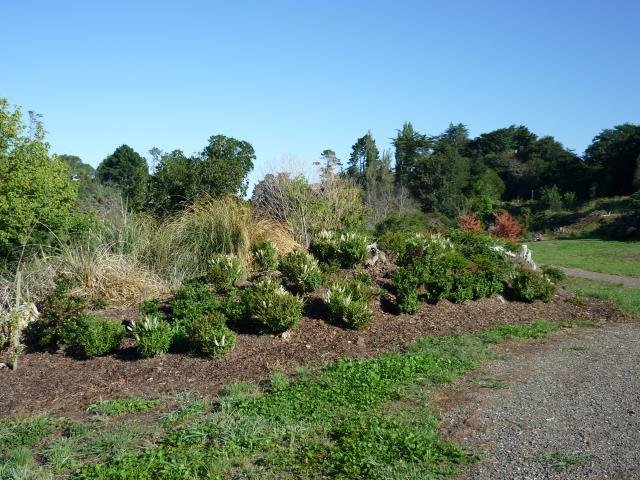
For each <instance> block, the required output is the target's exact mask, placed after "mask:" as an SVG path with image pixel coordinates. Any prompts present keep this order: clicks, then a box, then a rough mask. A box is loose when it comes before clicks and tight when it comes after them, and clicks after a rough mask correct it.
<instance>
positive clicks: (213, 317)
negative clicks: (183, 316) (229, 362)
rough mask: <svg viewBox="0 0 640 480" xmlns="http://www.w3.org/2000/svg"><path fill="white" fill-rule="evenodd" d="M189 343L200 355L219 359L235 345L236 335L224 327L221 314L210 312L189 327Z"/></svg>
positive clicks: (223, 318)
mask: <svg viewBox="0 0 640 480" xmlns="http://www.w3.org/2000/svg"><path fill="white" fill-rule="evenodd" d="M188 336H189V341H190V343H191V345H192V346H193V347H194V348H195V349H196V351H197V352H198V353H200V354H201V355H204V356H207V357H211V358H220V357H222V356H224V354H225V353H227V352H229V351H230V350H231V349H232V348H233V347H234V346H235V344H236V333H235V332H233V331H232V330H229V328H228V327H227V325H226V319H225V317H224V315H223V314H222V313H221V312H211V313H209V314H208V315H206V316H204V317H200V318H197V319H195V320H194V321H193V322H191V324H190V325H189V330H188Z"/></svg>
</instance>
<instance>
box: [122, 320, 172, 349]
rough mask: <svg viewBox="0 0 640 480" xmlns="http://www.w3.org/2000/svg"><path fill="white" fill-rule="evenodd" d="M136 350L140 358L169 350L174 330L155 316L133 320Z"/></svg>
mask: <svg viewBox="0 0 640 480" xmlns="http://www.w3.org/2000/svg"><path fill="white" fill-rule="evenodd" d="M132 334H133V337H134V338H135V339H136V342H137V350H138V353H139V354H140V356H141V357H142V358H151V357H155V356H157V355H161V354H163V353H166V352H168V351H169V348H170V347H171V343H172V341H173V334H174V331H173V329H172V328H171V325H169V323H168V322H166V321H165V320H162V319H160V318H159V317H156V316H145V317H144V318H143V319H142V320H139V321H137V322H135V324H134V325H133V330H132Z"/></svg>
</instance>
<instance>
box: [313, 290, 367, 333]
mask: <svg viewBox="0 0 640 480" xmlns="http://www.w3.org/2000/svg"><path fill="white" fill-rule="evenodd" d="M374 294H375V291H374V289H373V288H372V287H371V286H370V285H367V284H366V283H364V282H361V281H359V280H356V279H354V280H350V281H342V282H338V283H335V284H333V285H332V286H331V287H330V288H329V290H328V291H327V294H326V296H325V299H324V300H325V304H326V305H327V308H328V310H329V313H330V315H331V319H332V320H333V321H334V322H337V323H341V324H343V325H345V326H347V327H349V328H355V329H360V328H363V327H365V326H366V325H367V324H369V322H370V321H371V317H372V316H373V312H372V311H371V309H370V308H369V301H370V300H371V298H372V297H373V295H374Z"/></svg>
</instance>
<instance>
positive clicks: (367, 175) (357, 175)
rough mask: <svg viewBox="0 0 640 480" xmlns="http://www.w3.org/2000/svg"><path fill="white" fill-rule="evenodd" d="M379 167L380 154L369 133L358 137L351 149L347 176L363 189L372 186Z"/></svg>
mask: <svg viewBox="0 0 640 480" xmlns="http://www.w3.org/2000/svg"><path fill="white" fill-rule="evenodd" d="M379 167H380V152H379V151H378V147H376V141H375V140H374V138H373V136H372V135H371V132H367V134H366V135H364V136H362V137H360V138H359V139H358V140H357V141H356V143H354V144H353V146H352V147H351V156H350V157H349V165H348V167H347V175H348V176H349V177H351V178H353V179H354V180H355V181H356V182H357V183H358V184H360V185H362V186H363V187H364V188H367V187H370V186H372V182H374V181H375V175H376V172H377V171H378V168H379Z"/></svg>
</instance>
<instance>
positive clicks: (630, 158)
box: [584, 123, 640, 196]
mask: <svg viewBox="0 0 640 480" xmlns="http://www.w3.org/2000/svg"><path fill="white" fill-rule="evenodd" d="M584 160H585V162H586V164H587V165H588V166H589V167H590V168H591V170H592V174H593V179H594V182H595V183H596V185H597V187H596V188H597V193H598V194H600V195H604V196H611V195H630V194H631V193H633V192H634V191H635V189H636V188H637V187H636V186H634V180H636V181H637V180H638V179H636V178H634V177H635V175H636V172H638V173H640V125H633V124H631V123H625V124H622V125H617V126H615V127H613V128H612V129H605V130H602V132H600V133H599V134H598V135H597V136H596V137H595V138H594V139H593V142H592V143H591V145H589V147H588V148H587V150H586V151H585V155H584Z"/></svg>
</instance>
